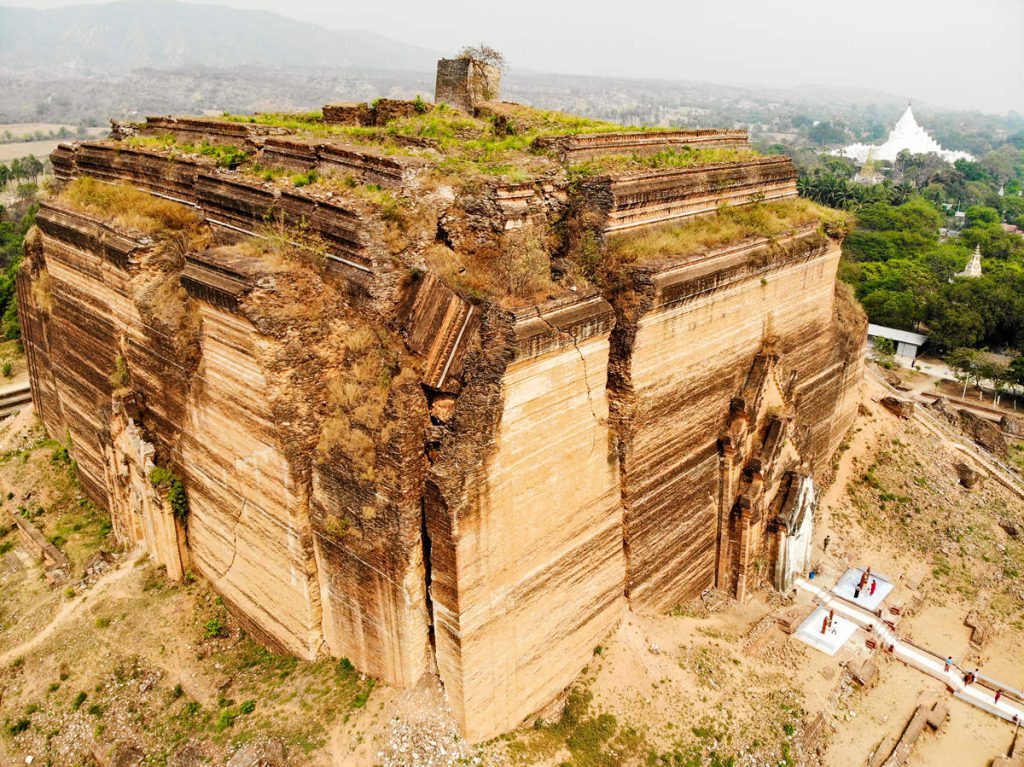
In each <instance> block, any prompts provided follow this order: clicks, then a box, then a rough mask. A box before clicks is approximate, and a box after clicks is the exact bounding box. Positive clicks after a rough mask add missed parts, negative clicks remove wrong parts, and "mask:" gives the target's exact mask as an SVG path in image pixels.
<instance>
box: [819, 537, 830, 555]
mask: <svg viewBox="0 0 1024 767" xmlns="http://www.w3.org/2000/svg"><path fill="white" fill-rule="evenodd" d="M831 540H832V536H830V535H826V536H825V540H824V541H823V542H822V544H821V553H822V554H824V553H825V552H827V551H828V542H829V541H831Z"/></svg>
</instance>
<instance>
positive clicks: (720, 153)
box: [570, 146, 762, 176]
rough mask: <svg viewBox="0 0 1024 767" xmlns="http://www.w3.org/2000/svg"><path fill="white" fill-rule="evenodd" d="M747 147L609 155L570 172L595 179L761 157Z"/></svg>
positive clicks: (688, 147) (700, 148)
mask: <svg viewBox="0 0 1024 767" xmlns="http://www.w3.org/2000/svg"><path fill="white" fill-rule="evenodd" d="M761 156H762V155H761V153H760V152H757V151H756V150H754V149H750V148H746V147H744V148H735V147H690V146H684V147H682V148H680V149H665V150H663V151H661V152H655V153H653V154H636V153H632V154H611V155H604V156H601V157H595V158H594V159H592V160H587V161H586V162H583V163H579V164H577V165H573V166H572V167H571V168H570V171H571V172H573V173H576V174H578V175H584V176H596V175H599V174H602V173H614V172H624V171H631V170H659V169H664V168H697V167H702V166H706V165H720V164H723V163H731V162H747V161H749V160H755V159H757V158H759V157H761Z"/></svg>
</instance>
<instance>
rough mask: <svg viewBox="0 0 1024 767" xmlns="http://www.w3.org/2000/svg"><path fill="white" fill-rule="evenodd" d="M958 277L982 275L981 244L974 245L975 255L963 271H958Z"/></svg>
mask: <svg viewBox="0 0 1024 767" xmlns="http://www.w3.org/2000/svg"><path fill="white" fill-rule="evenodd" d="M956 276H957V277H980V276H981V245H975V246H974V255H972V256H971V260H970V261H968V262H967V266H965V267H964V270H963V271H962V272H957V274H956Z"/></svg>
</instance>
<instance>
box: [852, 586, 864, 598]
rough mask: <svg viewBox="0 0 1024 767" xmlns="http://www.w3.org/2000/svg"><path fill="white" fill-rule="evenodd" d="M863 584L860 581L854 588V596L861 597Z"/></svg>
mask: <svg viewBox="0 0 1024 767" xmlns="http://www.w3.org/2000/svg"><path fill="white" fill-rule="evenodd" d="M862 585H863V584H860V583H858V584H857V587H856V588H855V589H854V590H853V598H854V599H860V589H861V586H862Z"/></svg>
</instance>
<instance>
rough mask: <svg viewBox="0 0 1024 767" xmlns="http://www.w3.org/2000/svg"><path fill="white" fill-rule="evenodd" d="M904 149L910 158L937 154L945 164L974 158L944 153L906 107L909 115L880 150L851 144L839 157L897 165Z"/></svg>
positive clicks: (904, 116) (965, 154) (954, 153)
mask: <svg viewBox="0 0 1024 767" xmlns="http://www.w3.org/2000/svg"><path fill="white" fill-rule="evenodd" d="M904 149H906V150H907V151H909V152H910V153H911V154H928V153H929V152H934V153H935V154H937V155H939V156H940V157H941V158H942V159H943V160H945V161H946V162H949V163H952V162H955V161H956V160H973V159H974V157H973V156H972V155H970V154H968V153H967V152H955V151H952V150H950V149H943V148H942V147H941V146H939V142H938V141H936V140H935V139H933V138H932V137H931V135H930V134H929V133H928V131H926V130H925V129H924V128H922V127H921V126H920V125H918V124H917V120H915V119H914V112H913V110H912V109H911V108H910V105H909V104H907V111H906V112H904V113H903V117H901V118H900V119H899V122H897V123H896V125H895V127H893V129H892V131H890V132H889V138H887V139H886V140H885V143H884V144H882V145H880V146H873V145H871V144H850V145H849V146H847V147H843V148H842V149H839V150H837V151H836V154H839V155H842V156H843V157H849V158H850V159H851V160H854V161H856V162H857V163H860V164H863V163H865V162H867V160H868V155H870V156H871V158H872V159H874V160H888V161H889V162H895V160H896V155H898V154H899V153H900V152H902V151H903V150H904Z"/></svg>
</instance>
